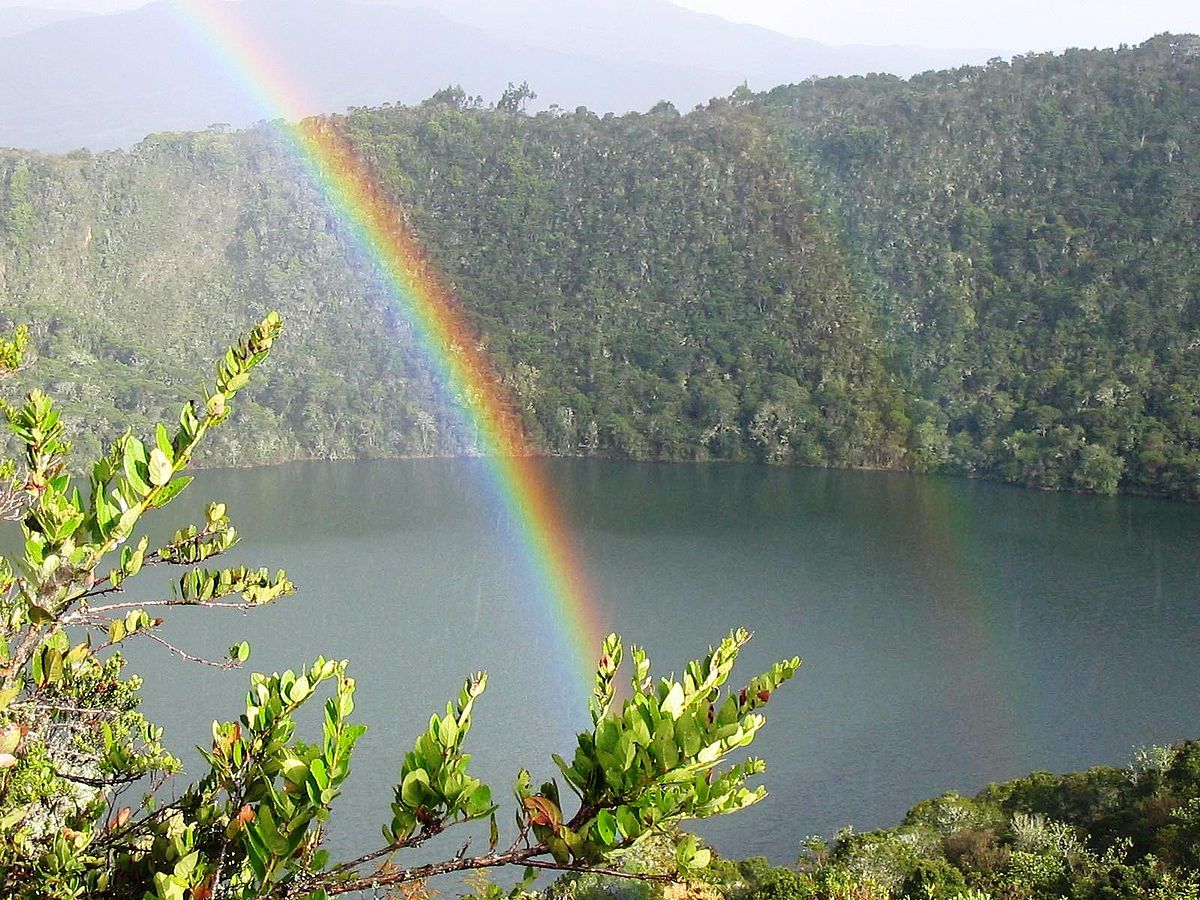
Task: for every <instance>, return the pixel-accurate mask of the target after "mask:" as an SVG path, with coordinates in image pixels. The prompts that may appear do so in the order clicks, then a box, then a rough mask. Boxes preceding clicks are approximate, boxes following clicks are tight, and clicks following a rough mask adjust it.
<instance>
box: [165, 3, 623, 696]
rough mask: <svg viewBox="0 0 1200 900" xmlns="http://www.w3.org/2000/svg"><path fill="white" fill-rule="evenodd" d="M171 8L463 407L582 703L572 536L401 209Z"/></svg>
mask: <svg viewBox="0 0 1200 900" xmlns="http://www.w3.org/2000/svg"><path fill="white" fill-rule="evenodd" d="M173 5H174V7H175V8H176V9H177V10H178V11H180V12H182V13H183V14H184V18H185V20H186V23H187V26H188V27H189V28H190V29H191V30H193V31H194V32H196V33H197V34H198V35H199V36H200V37H202V38H203V39H204V41H205V42H206V43H207V44H208V45H209V47H210V49H211V50H212V52H213V54H214V56H215V57H216V58H217V59H218V61H219V62H220V64H221V65H223V66H224V67H226V68H227V69H228V70H229V71H230V72H231V73H233V74H235V75H236V77H237V78H238V79H239V81H240V82H241V83H242V85H243V87H244V88H245V90H246V91H247V93H248V94H249V95H250V96H251V97H252V98H253V99H254V100H255V101H256V102H257V104H258V105H259V106H260V108H261V109H262V110H263V112H264V118H267V119H271V120H272V121H273V122H274V124H275V125H276V126H277V127H278V129H279V131H280V133H281V135H282V136H283V139H284V141H285V142H286V143H287V145H288V146H289V147H290V149H292V150H294V151H295V155H296V158H297V159H298V161H299V162H300V163H301V165H302V166H303V167H304V169H305V170H306V172H307V174H308V176H309V177H310V178H311V179H312V181H313V183H314V184H315V185H316V187H317V188H318V189H319V191H320V192H321V194H322V196H323V197H324V199H325V201H326V202H327V203H328V205H329V207H330V209H331V210H332V211H333V212H334V213H335V214H336V215H337V216H338V218H339V220H340V222H341V224H342V225H343V227H344V228H345V229H346V233H347V234H348V235H349V236H350V237H351V239H352V240H353V241H354V243H355V244H356V245H357V246H358V248H359V249H361V250H362V251H363V252H364V253H365V254H366V256H367V258H369V259H370V260H371V261H372V263H373V264H374V266H375V268H376V269H377V271H378V274H379V276H380V279H381V281H382V282H383V283H384V284H385V285H386V287H387V288H388V290H389V292H390V293H391V295H392V297H393V299H394V301H395V302H396V303H398V304H399V305H400V311H401V312H403V313H405V314H406V315H407V318H408V320H409V322H410V323H411V325H412V327H413V329H414V333H415V334H416V336H417V338H418V343H419V345H420V346H421V347H422V348H423V350H424V352H425V353H426V355H427V357H428V359H429V361H430V362H431V364H432V365H433V367H434V368H435V370H436V372H437V375H438V378H439V381H440V382H441V385H442V387H443V389H444V390H445V391H446V393H447V396H451V397H453V396H456V395H457V396H460V397H466V398H469V402H468V403H467V404H466V405H465V409H466V416H467V417H468V418H469V420H470V423H471V424H473V425H474V426H475V428H476V429H477V430H478V433H479V437H480V444H481V449H482V450H483V453H484V459H485V464H486V468H487V471H488V473H489V481H490V482H491V485H490V486H491V488H492V490H493V492H494V494H495V496H496V497H497V498H498V499H499V501H500V503H501V505H502V506H503V507H504V509H505V510H506V512H507V515H508V517H509V519H510V520H511V522H512V523H513V525H514V526H515V531H516V532H517V533H518V534H519V536H520V537H519V541H520V544H521V548H520V553H521V556H522V557H523V559H524V561H525V563H526V566H527V567H528V570H529V572H530V574H531V575H532V576H533V578H534V579H535V581H536V583H537V584H538V585H539V586H540V588H541V590H540V593H541V594H542V597H541V601H542V606H543V609H542V610H541V613H542V614H544V615H545V616H547V617H548V622H547V623H546V624H547V627H550V628H552V629H553V630H554V631H555V632H556V633H557V634H558V635H559V639H560V640H562V641H564V642H565V643H566V644H567V646H568V647H569V653H570V655H571V656H572V657H573V660H572V668H573V669H575V670H577V671H578V673H579V676H580V679H581V681H580V687H581V689H582V690H581V691H580V694H581V695H586V693H587V692H589V691H590V689H591V685H592V680H593V677H594V674H595V664H596V663H595V661H596V659H597V657H598V654H599V648H600V643H601V641H602V639H603V635H604V633H605V630H604V629H603V628H602V627H601V625H600V616H599V610H598V607H597V605H596V601H595V599H594V594H593V592H592V590H591V588H590V585H589V581H588V577H587V572H586V569H585V566H584V564H583V561H582V558H581V555H580V553H579V551H578V549H577V547H576V545H575V542H574V539H573V536H572V529H571V527H570V524H569V522H568V520H567V517H566V515H565V513H564V512H563V510H562V509H561V507H560V506H559V504H558V502H557V500H556V498H555V496H554V493H553V491H552V489H551V487H550V485H549V483H548V481H547V479H546V476H545V474H544V472H543V471H542V467H541V464H540V462H539V460H538V458H537V456H536V455H535V454H534V453H533V451H532V448H531V447H530V446H529V444H528V442H527V441H526V440H525V436H524V430H523V429H522V427H521V424H520V422H519V421H518V419H517V417H516V416H515V415H514V414H513V413H512V412H511V409H512V407H511V404H510V403H508V402H507V398H506V396H505V392H504V390H503V388H502V387H501V385H500V384H499V382H498V380H497V379H496V377H495V376H494V374H493V371H492V368H491V366H490V364H489V362H488V360H487V358H486V356H485V354H484V351H483V350H482V348H481V347H479V346H478V342H477V338H476V336H475V335H474V334H473V333H472V331H471V329H470V328H469V327H468V325H467V323H466V321H465V320H464V318H463V316H462V314H461V312H460V311H459V308H458V304H457V303H456V301H455V298H454V296H453V295H452V293H451V292H450V291H449V290H448V289H447V288H446V287H445V285H444V282H443V280H442V278H441V276H440V275H439V273H437V272H436V271H435V269H434V267H433V266H432V265H430V264H429V262H428V260H427V258H426V256H425V254H424V252H423V251H422V249H421V245H420V243H419V241H418V239H417V237H416V236H415V235H414V234H413V233H412V231H411V230H410V229H409V227H408V226H407V225H406V224H405V217H404V215H403V211H402V208H401V207H400V205H399V203H398V202H397V201H396V200H395V199H393V198H390V197H388V195H387V193H386V192H385V191H384V190H383V189H382V187H381V185H380V183H379V180H378V179H377V178H376V177H375V176H374V173H373V172H372V171H371V168H370V166H369V165H367V164H366V163H365V162H364V161H363V160H362V159H361V158H360V157H359V156H358V154H356V153H355V151H354V149H353V147H352V146H351V145H350V143H349V142H348V141H347V139H346V138H345V137H344V136H343V135H341V134H339V133H338V132H337V131H336V130H335V129H334V128H332V127H331V126H329V125H328V124H327V123H325V122H323V121H322V120H321V119H314V118H307V119H306V118H304V105H303V104H302V103H301V102H300V101H299V99H298V97H297V96H296V90H295V88H294V87H292V85H293V84H294V80H293V79H289V78H286V77H284V75H285V73H283V71H282V70H281V68H280V67H279V66H278V65H276V64H274V62H273V61H272V59H271V55H270V52H269V51H268V49H267V48H266V47H264V46H262V44H261V42H259V41H256V40H255V39H254V38H253V37H252V36H250V35H248V34H246V33H245V32H244V30H242V29H241V28H240V27H239V26H238V24H237V23H236V22H235V21H234V20H233V19H232V18H231V17H230V16H229V15H228V8H229V6H230V4H228V3H226V2H224V0H176V2H175V3H174V4H173Z"/></svg>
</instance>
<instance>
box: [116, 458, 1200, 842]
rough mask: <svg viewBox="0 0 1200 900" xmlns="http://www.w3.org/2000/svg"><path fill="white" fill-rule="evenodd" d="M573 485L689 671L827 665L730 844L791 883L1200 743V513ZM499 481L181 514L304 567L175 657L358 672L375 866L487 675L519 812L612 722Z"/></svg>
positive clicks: (798, 489) (173, 707) (406, 482)
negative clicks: (1021, 783) (452, 723)
mask: <svg viewBox="0 0 1200 900" xmlns="http://www.w3.org/2000/svg"><path fill="white" fill-rule="evenodd" d="M547 466H548V470H549V473H550V476H551V478H552V479H553V481H554V483H555V484H556V485H557V488H558V491H559V494H560V496H561V498H562V501H563V503H564V504H565V505H566V507H567V508H568V510H569V512H570V515H571V517H572V518H573V520H574V521H575V523H576V527H577V532H578V538H579V540H580V542H581V545H582V547H583V551H584V554H585V557H586V559H587V560H588V561H589V564H590V566H591V570H592V573H593V576H594V579H595V583H596V586H597V593H598V595H599V598H600V602H601V604H602V617H603V619H604V620H605V621H606V622H607V624H608V626H609V627H611V628H613V629H615V630H618V631H621V632H622V633H624V634H625V635H626V636H627V637H629V638H636V639H637V640H638V641H639V642H640V643H643V644H644V645H646V646H647V647H648V649H649V650H650V651H651V654H652V656H653V658H654V660H655V662H656V663H657V664H658V666H659V667H661V668H662V669H664V670H668V671H669V670H671V669H675V670H678V669H679V667H680V666H681V665H682V663H683V662H684V661H685V660H686V659H688V658H690V657H691V656H694V655H697V654H700V653H702V652H703V651H704V650H705V649H706V648H707V647H708V646H709V644H711V643H712V642H714V641H716V640H717V639H719V638H720V636H721V635H723V634H725V633H726V632H728V630H729V629H730V628H732V627H736V626H745V627H747V628H749V629H751V630H753V631H754V632H755V633H756V637H755V640H754V641H753V642H752V644H751V646H750V647H749V648H748V649H747V651H746V653H745V654H744V665H743V673H742V674H743V676H745V677H748V676H749V675H751V674H754V671H755V670H758V669H761V668H764V667H765V666H766V665H767V664H768V663H769V662H770V661H771V660H774V659H778V658H783V657H787V656H792V655H795V654H799V655H800V656H802V657H803V658H804V665H803V667H802V668H801V670H800V673H799V675H798V676H797V677H796V679H795V680H794V681H793V682H792V683H791V684H790V685H788V687H787V689H786V690H785V691H781V692H779V694H778V695H777V696H776V698H775V699H774V700H773V701H772V703H771V705H770V706H769V707H768V709H767V713H768V718H769V720H770V721H769V724H768V727H767V729H766V730H765V732H764V733H763V736H762V738H761V740H760V742H759V745H758V746H757V748H756V750H757V753H758V754H759V755H762V756H764V757H765V759H766V760H767V762H768V765H769V771H768V774H767V776H766V783H767V785H768V787H769V788H770V791H771V796H770V797H769V798H768V799H767V800H766V801H765V802H764V803H763V804H762V805H760V806H759V807H757V808H754V809H752V810H750V811H747V812H745V813H742V814H740V815H737V816H733V817H729V818H727V819H724V820H721V821H718V822H711V823H708V824H706V826H705V827H703V828H702V829H701V830H702V832H703V833H704V834H705V835H706V836H707V837H709V838H710V840H712V841H713V843H714V844H715V845H716V847H717V848H718V849H719V850H721V851H723V852H726V853H729V854H736V855H750V854H760V853H761V854H766V855H768V856H770V857H771V858H772V859H773V860H775V861H776V862H790V861H792V860H793V859H794V858H795V856H796V852H797V847H798V844H799V841H800V840H801V839H802V838H803V837H805V836H806V835H810V834H818V833H820V834H826V835H829V834H831V833H832V832H833V831H834V830H836V829H838V828H840V827H842V826H846V825H852V826H853V827H854V828H855V829H857V830H862V829H866V828H871V827H876V826H882V825H888V824H893V823H895V822H897V821H898V820H899V818H900V817H901V816H902V815H903V813H904V812H905V811H906V810H907V808H908V807H909V806H911V805H912V804H913V803H914V802H916V801H917V800H919V799H922V798H924V797H926V796H930V795H933V794H937V793H940V792H941V791H944V790H950V789H954V790H959V791H963V792H974V791H977V790H979V789H980V788H982V787H983V786H984V785H985V784H987V783H988V782H989V781H995V780H1000V779H1006V778H1012V777H1016V776H1019V775H1023V774H1025V773H1027V772H1029V771H1032V770H1036V769H1046V770H1052V771H1064V770H1069V769H1076V768H1082V767H1087V766H1089V765H1093V764H1098V763H1114V764H1120V763H1122V762H1124V761H1125V760H1127V758H1128V756H1129V754H1130V751H1131V750H1132V749H1133V748H1134V747H1135V746H1138V745H1142V744H1146V743H1161V742H1168V741H1172V740H1177V739H1181V738H1184V737H1189V736H1196V735H1197V732H1198V730H1200V728H1198V726H1197V722H1200V690H1198V688H1200V676H1198V675H1197V669H1196V666H1195V653H1196V647H1197V646H1200V577H1198V576H1200V555H1198V554H1197V553H1196V550H1197V547H1198V546H1200V508H1197V507H1194V506H1184V505H1177V504H1171V503H1165V502H1158V501H1149V500H1140V499H1134V498H1097V497H1082V496H1073V495H1059V494H1040V493H1035V492H1030V491H1023V490H1017V489H1011V488H1007V487H1003V486H998V485H992V484H984V483H975V482H967V481H959V480H953V479H942V478H921V477H914V476H906V475H892V474H882V473H861V472H827V471H812V470H796V469H775V468H762V467H749V466H731V465H711V466H686V465H672V466H658V465H647V464H634V463H599V462H586V461H552V462H550V463H548V464H547ZM483 473H484V465H483V464H482V463H481V462H479V461H477V460H476V461H471V460H465V461H425V460H422V461H403V462H374V463H340V464H302V465H293V466H285V467H279V468H273V469H259V470H246V471H228V472H209V473H203V474H202V475H201V476H200V477H199V478H198V479H197V482H196V484H195V485H194V486H193V487H192V488H191V489H190V490H189V492H188V494H189V495H190V497H185V500H181V501H179V503H178V504H177V507H183V506H185V505H186V504H187V503H191V504H192V507H191V508H192V510H193V511H196V510H198V509H199V508H200V506H201V501H203V500H206V499H209V498H213V499H222V500H225V501H227V502H228V503H229V507H230V513H231V515H232V516H233V518H234V520H235V522H236V523H237V524H238V526H239V529H240V530H241V532H242V534H243V536H244V539H245V542H244V545H243V547H241V548H239V549H238V551H236V555H235V557H234V559H233V560H231V564H232V563H233V562H242V561H244V562H247V563H250V564H253V565H270V566H272V567H278V566H282V567H285V568H286V569H287V570H288V573H289V575H290V576H291V577H292V578H293V580H295V581H296V582H297V583H298V584H299V585H300V589H301V590H300V594H299V595H298V596H296V597H292V598H288V599H286V600H284V601H282V602H280V603H279V604H277V605H275V606H273V607H270V608H267V609H263V610H259V611H256V612H254V613H252V614H250V615H245V616H243V615H242V614H240V613H236V612H224V613H222V612H202V611H187V610H185V611H183V612H182V613H181V614H178V615H174V616H172V617H171V619H170V622H169V628H168V631H167V636H168V637H169V639H171V640H174V641H177V642H178V643H180V644H182V645H184V646H186V647H187V648H188V649H189V650H192V651H196V652H207V653H212V654H215V655H220V654H221V653H222V652H223V651H224V649H225V648H227V647H228V646H229V645H230V644H231V643H233V642H234V641H235V640H238V639H241V638H243V637H245V638H247V639H249V640H250V641H251V643H252V645H253V647H254V656H253V659H252V660H251V665H252V667H254V668H256V669H260V670H268V671H269V670H274V669H279V668H283V667H297V666H299V665H302V664H303V663H304V662H305V661H307V660H310V659H311V658H312V657H314V656H315V655H316V654H318V653H324V654H325V655H327V656H334V657H348V658H350V659H351V660H352V670H353V672H354V673H355V674H356V675H357V677H358V683H359V693H358V699H359V704H358V710H357V712H358V718H359V720H360V721H363V722H365V723H367V724H368V725H369V728H370V730H369V731H368V733H367V735H366V736H365V737H364V738H363V740H362V742H361V744H360V750H359V751H358V753H357V754H356V765H355V774H354V777H353V778H352V779H351V782H350V788H349V790H348V791H347V794H346V795H345V796H344V797H343V799H342V800H341V801H340V804H339V807H340V811H339V812H338V813H337V814H335V819H334V823H333V830H332V842H333V844H334V846H335V847H336V848H340V849H344V850H362V849H368V848H369V847H371V846H374V845H375V843H376V842H377V841H378V839H379V838H378V835H379V831H378V825H379V824H380V823H381V822H383V821H384V820H385V818H386V817H387V816H388V811H387V810H388V803H389V801H390V786H391V783H392V780H393V779H394V777H395V773H396V771H397V770H398V768H399V764H400V759H401V757H402V755H403V753H404V752H405V750H406V749H407V748H408V747H409V746H411V743H412V741H413V739H414V738H415V736H416V735H417V734H418V733H419V731H420V730H421V729H422V728H423V727H424V726H425V725H426V724H427V722H428V717H429V713H430V712H432V711H433V710H434V709H436V708H438V707H440V706H442V705H444V703H445V700H446V699H448V698H449V697H451V696H452V695H453V694H454V693H455V692H456V691H457V688H458V686H459V684H460V682H461V680H462V678H463V677H465V676H466V675H467V674H468V673H470V672H472V671H474V670H476V669H481V668H483V669H487V670H488V671H489V673H490V676H491V683H490V686H489V690H488V693H487V695H486V696H485V698H484V700H483V702H482V703H481V705H480V707H479V711H478V715H477V724H476V730H475V732H474V733H473V735H472V745H473V747H474V750H475V760H476V762H475V765H476V767H477V772H478V774H480V775H482V776H485V777H486V778H488V779H489V780H491V782H492V785H493V790H494V792H495V795H496V796H497V797H498V798H500V799H501V800H502V801H506V800H507V798H508V796H509V791H508V785H510V784H511V781H512V777H513V775H514V773H515V772H516V770H517V768H518V767H519V766H521V765H527V766H530V767H531V768H532V769H533V771H534V776H535V779H538V778H544V777H549V776H550V775H552V774H554V771H553V766H552V764H551V763H550V762H549V753H550V752H551V751H552V750H554V751H557V752H560V753H563V754H564V755H567V756H568V757H569V756H570V751H571V749H572V747H573V735H574V732H575V731H576V730H578V729H580V728H582V727H584V726H585V725H586V724H587V722H588V719H587V713H586V705H585V702H586V700H585V698H586V694H587V690H588V689H589V685H587V684H586V683H584V682H583V679H582V678H581V676H580V675H579V674H578V667H577V666H575V665H574V664H573V663H572V661H571V659H570V648H571V642H570V641H569V640H567V639H566V637H565V636H564V635H562V634H561V633H559V632H558V631H557V626H556V624H555V620H554V619H553V618H552V617H551V616H549V615H548V613H547V610H546V609H545V608H544V607H542V606H541V605H540V604H538V603H536V602H533V601H531V599H530V598H531V597H532V596H533V594H534V591H533V586H532V585H531V584H530V582H529V580H528V579H529V575H528V570H527V567H526V566H525V565H524V561H523V560H522V559H520V558H518V557H516V556H515V554H516V552H517V550H516V548H517V547H518V544H517V542H516V541H515V540H514V539H513V537H512V534H511V532H510V530H509V525H508V523H506V522H505V520H504V517H503V516H502V515H500V514H498V513H497V512H496V511H495V510H494V509H492V508H491V507H489V505H488V503H487V502H486V500H485V499H483V498H484V497H485V496H486V492H484V491H482V490H481V485H482V484H483V482H482V480H481V479H482V478H484V474H483ZM182 512H183V510H182V509H178V508H176V507H172V510H171V511H168V512H167V513H164V514H162V515H163V516H164V517H169V518H170V524H172V525H175V524H177V523H178V521H179V519H178V514H180V513H182ZM172 513H175V515H172ZM130 656H131V658H132V659H133V661H134V664H135V667H136V668H137V669H138V670H139V671H142V672H144V673H145V674H146V675H147V681H146V690H145V695H146V704H147V712H148V713H149V714H150V715H151V717H152V718H154V719H156V720H157V721H159V722H160V723H162V724H164V725H165V726H166V727H167V729H168V741H169V743H170V745H171V746H174V747H178V748H186V747H188V746H190V745H194V744H198V743H205V742H207V739H208V729H209V725H210V722H211V721H212V720H213V719H214V718H228V717H231V716H233V715H235V714H236V712H237V710H238V709H239V708H240V704H241V702H242V697H243V695H244V691H245V683H246V681H245V674H244V673H238V672H232V673H230V672H219V671H214V670H209V669H204V668H200V667H196V666H188V665H184V664H180V663H178V662H177V661H176V660H174V659H171V658H168V657H167V656H166V655H165V653H164V652H163V651H161V649H159V648H156V647H154V646H152V645H145V646H136V647H132V648H131V652H130ZM181 698H182V702H181ZM184 755H185V760H186V759H189V755H188V754H187V753H185V754H184ZM190 758H192V759H194V757H190ZM194 768H195V766H193V769H194ZM510 817H511V816H510V812H509V811H506V812H504V813H503V814H502V816H501V821H502V822H505V821H508V820H509V819H510ZM460 843H461V842H460ZM447 849H448V850H449V852H453V851H455V850H457V849H458V844H457V843H456V844H454V845H453V846H452V847H451V846H450V845H447ZM434 852H436V850H435V851H434Z"/></svg>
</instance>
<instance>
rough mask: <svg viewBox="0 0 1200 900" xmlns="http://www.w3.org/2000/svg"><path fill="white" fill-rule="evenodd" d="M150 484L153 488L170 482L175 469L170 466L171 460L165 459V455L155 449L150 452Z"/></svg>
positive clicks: (158, 449)
mask: <svg viewBox="0 0 1200 900" xmlns="http://www.w3.org/2000/svg"><path fill="white" fill-rule="evenodd" d="M149 473H150V483H151V484H152V485H154V487H162V486H163V485H165V484H166V483H167V482H168V481H170V480H171V476H172V475H174V474H175V469H174V467H173V466H172V465H171V460H170V459H168V458H167V454H165V453H163V451H162V450H161V449H160V448H158V447H155V448H154V449H153V450H151V451H150V462H149Z"/></svg>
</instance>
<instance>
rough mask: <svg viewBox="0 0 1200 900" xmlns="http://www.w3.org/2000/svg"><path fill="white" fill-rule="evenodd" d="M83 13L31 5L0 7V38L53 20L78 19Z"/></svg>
mask: <svg viewBox="0 0 1200 900" xmlns="http://www.w3.org/2000/svg"><path fill="white" fill-rule="evenodd" d="M84 15H85V14H84V13H81V12H77V11H75V10H62V9H42V8H40V7H33V6H3V7H0V39H2V38H7V37H13V36H14V35H18V34H25V33H26V32H30V31H34V30H36V29H38V28H42V27H44V26H46V25H52V24H53V23H55V22H63V21H66V20H67V19H79V18H82V17H83V16H84Z"/></svg>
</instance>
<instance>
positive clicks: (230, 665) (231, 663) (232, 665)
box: [131, 631, 242, 669]
mask: <svg viewBox="0 0 1200 900" xmlns="http://www.w3.org/2000/svg"><path fill="white" fill-rule="evenodd" d="M135 634H136V635H137V636H138V637H144V638H149V639H150V640H152V641H154V642H155V643H157V644H162V645H163V646H164V647H166V648H167V649H168V650H170V651H171V652H172V653H174V654H175V655H176V656H178V657H179V658H180V659H186V660H187V661H188V662H194V663H199V664H200V665H202V666H212V667H213V668H214V669H239V668H241V665H242V664H241V663H240V662H238V661H237V660H236V659H227V660H225V661H224V662H216V661H215V660H211V659H205V658H204V657H202V656H192V654H190V653H188V652H187V651H185V650H181V649H180V648H178V647H176V646H175V645H174V644H172V643H169V642H168V641H165V640H163V639H162V638H160V637H159V636H158V635H157V634H154V633H152V632H149V631H138V632H135ZM131 636H132V635H131Z"/></svg>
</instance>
